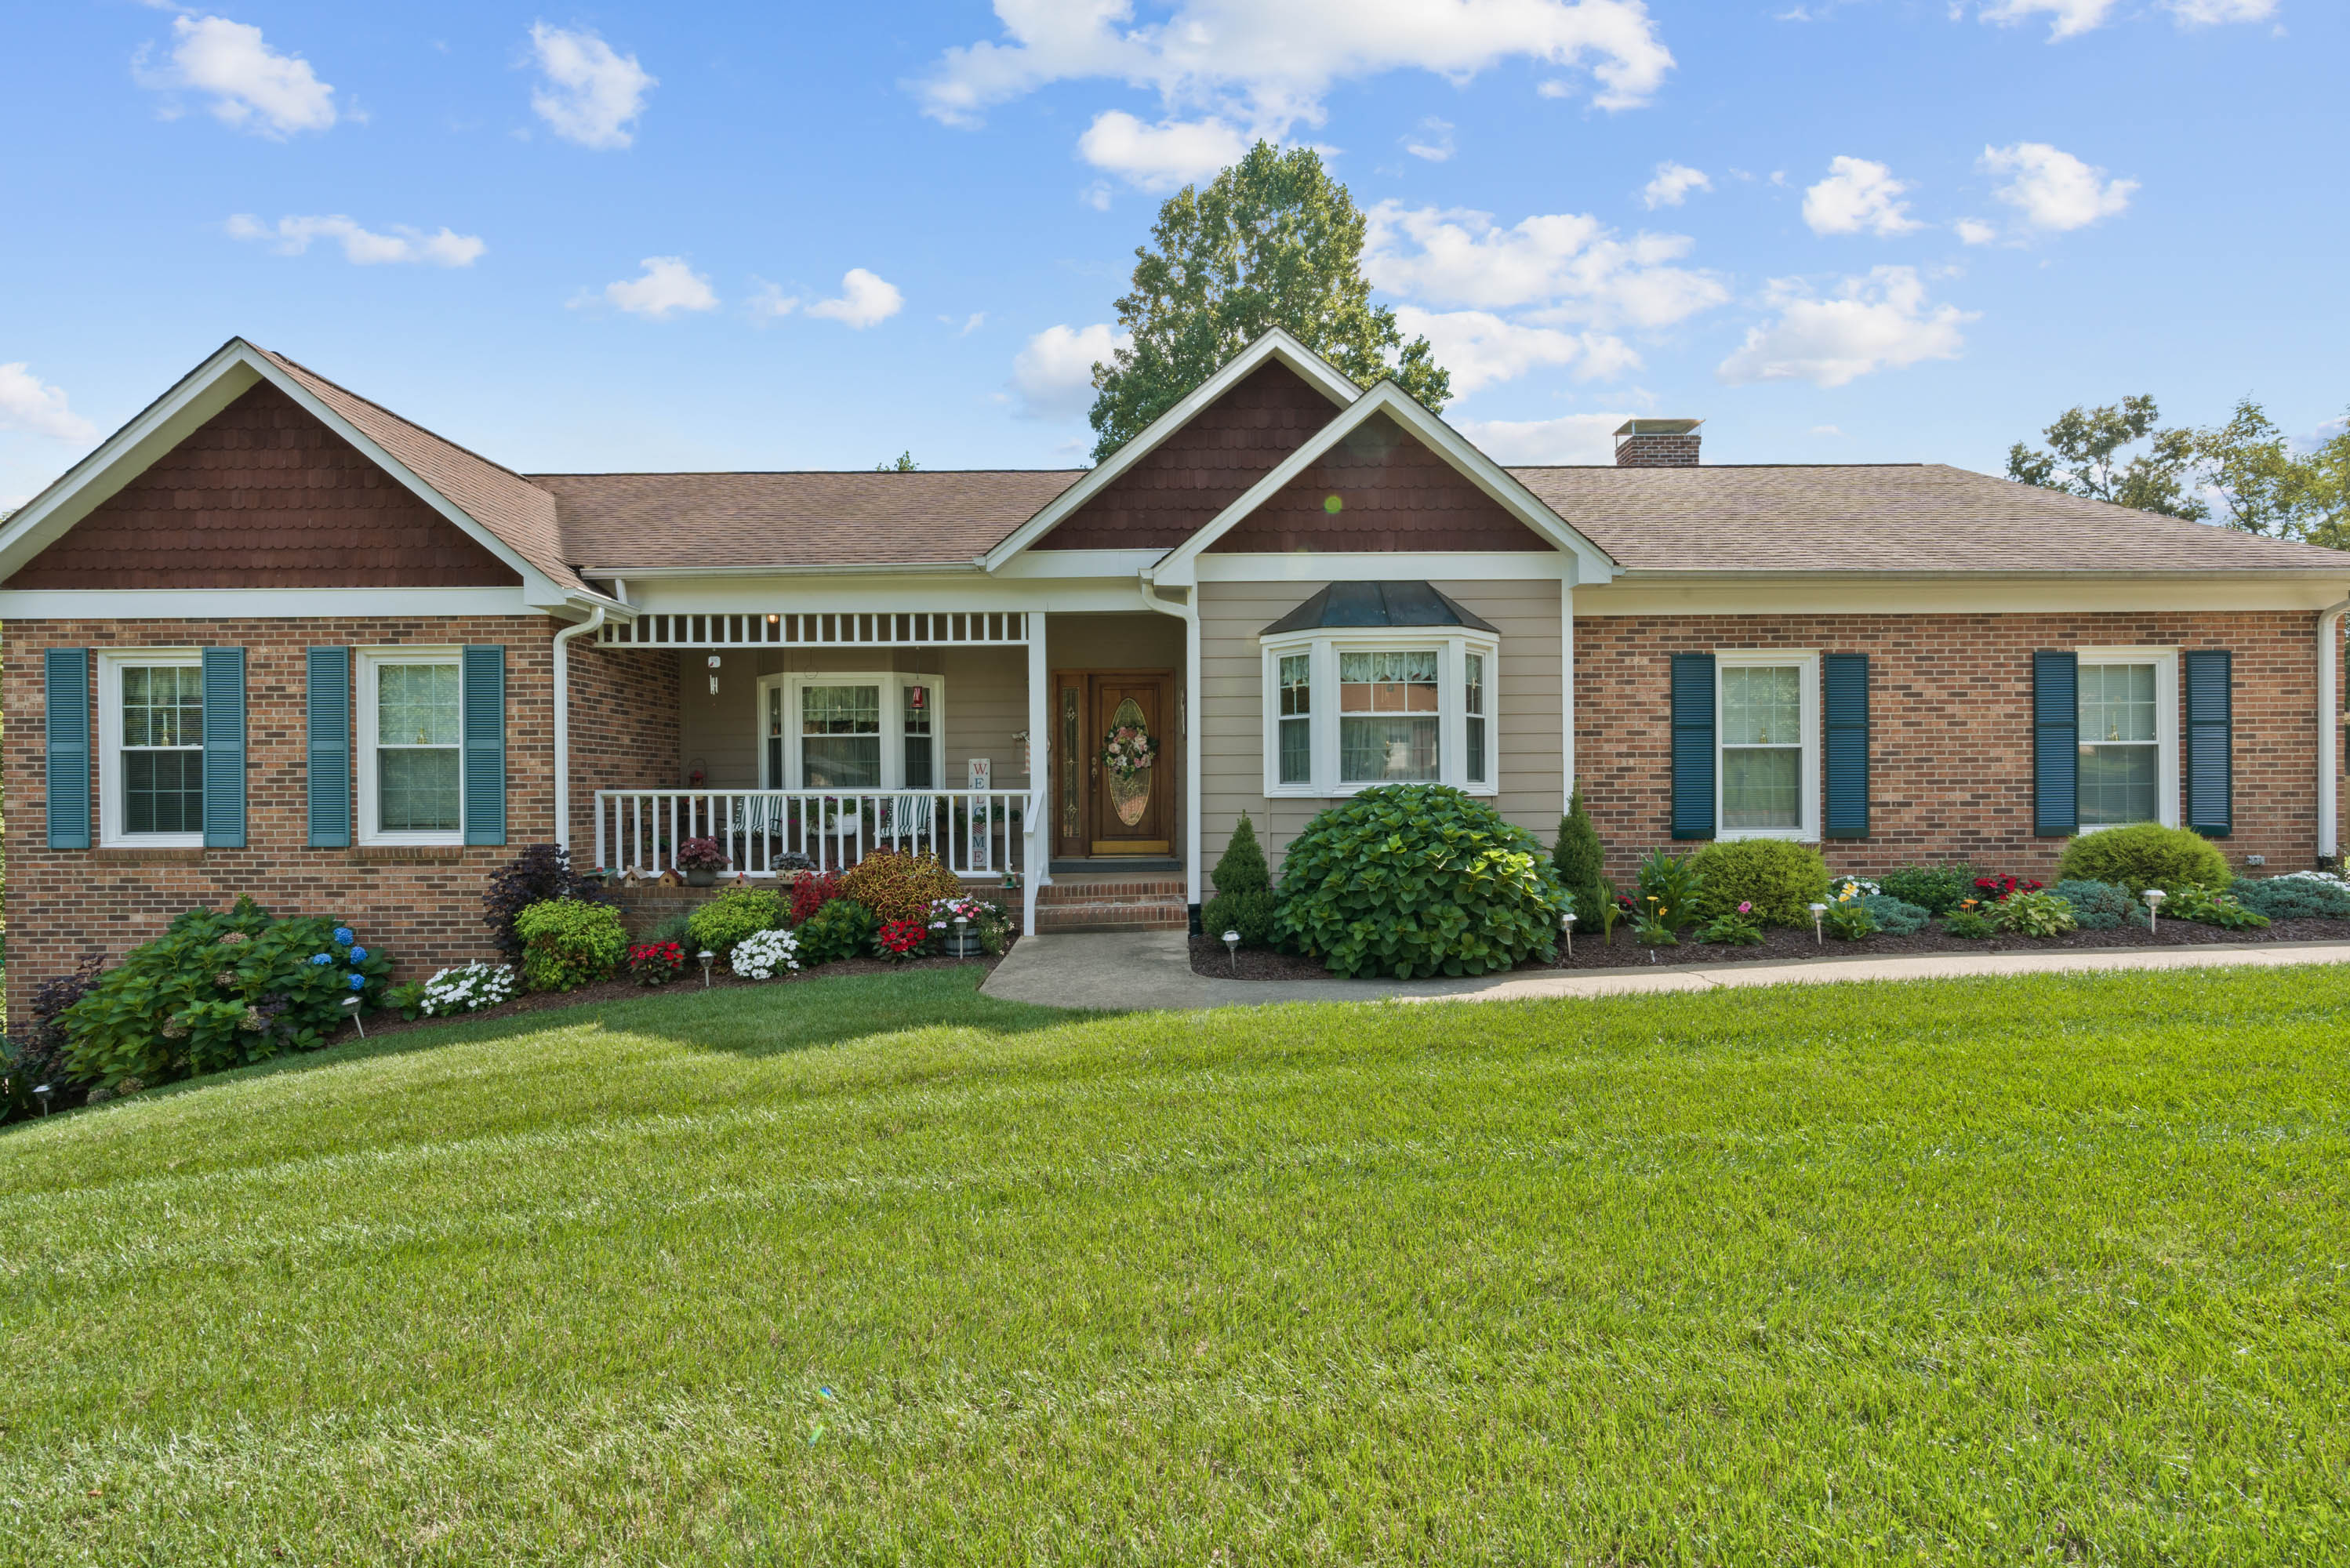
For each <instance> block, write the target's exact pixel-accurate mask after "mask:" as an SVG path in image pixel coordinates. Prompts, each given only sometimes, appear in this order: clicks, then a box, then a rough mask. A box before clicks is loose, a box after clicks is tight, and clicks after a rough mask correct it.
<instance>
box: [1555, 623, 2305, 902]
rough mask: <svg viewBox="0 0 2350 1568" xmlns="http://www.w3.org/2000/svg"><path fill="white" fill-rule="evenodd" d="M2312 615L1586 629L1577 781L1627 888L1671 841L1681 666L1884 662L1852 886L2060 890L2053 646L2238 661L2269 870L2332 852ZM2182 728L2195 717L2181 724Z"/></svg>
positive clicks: (1841, 862)
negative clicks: (1908, 866) (2043, 692)
mask: <svg viewBox="0 0 2350 1568" xmlns="http://www.w3.org/2000/svg"><path fill="white" fill-rule="evenodd" d="M2314 631H2315V628H2314V619H2313V618H2312V617H2311V616H2310V615H2309V614H2308V613H2307V612H2303V611H2272V612H2259V613H2251V612H2245V613H2197V614H2184V613H2182V614H2162V613H2143V614H2141V613H2114V614H2076V615H1920V616H1678V617H1665V616H1659V617H1646V616H1587V617H1582V618H1577V620H1576V621H1575V772H1576V774H1578V775H1579V777H1580V779H1581V782H1582V784H1583V792H1584V801H1585V803H1586V805H1588V806H1589V808H1590V810H1591V814H1592V816H1593V818H1594V820H1595V822H1596V825H1597V826H1598V829H1599V836H1600V839H1601V841H1602V842H1603V843H1605V844H1606V846H1607V866H1608V875H1610V876H1611V877H1615V878H1616V879H1617V881H1619V882H1624V881H1628V879H1629V878H1630V877H1632V876H1633V875H1634V874H1635V873H1636V872H1637V870H1638V863H1639V859H1640V857H1641V856H1642V855H1643V854H1645V853H1646V852H1647V851H1648V850H1650V849H1652V848H1655V847H1657V846H1659V845H1662V846H1667V847H1671V848H1677V849H1682V850H1686V849H1690V848H1694V847H1695V846H1694V845H1691V844H1687V843H1684V844H1680V845H1678V846H1676V845H1675V844H1674V842H1673V839H1672V836H1671V828H1672V823H1671V806H1672V768H1671V761H1670V744H1671V732H1670V722H1669V704H1668V690H1669V667H1670V662H1671V656H1672V655H1673V654H1675V653H1679V652H1711V651H1714V650H1717V649H1758V648H1788V649H1810V650H1816V651H1819V652H1822V653H1866V654H1867V655H1868V656H1869V671H1868V673H1869V715H1870V734H1869V753H1870V754H1869V794H1870V810H1869V832H1870V836H1869V837H1868V838H1866V839H1861V840H1844V841H1838V840H1830V841H1828V842H1826V843H1824V844H1823V845H1822V846H1820V847H1821V849H1822V851H1823V852H1824V853H1825V855H1826V857H1827V861H1828V864H1829V866H1831V867H1834V868H1835V869H1837V870H1839V871H1850V872H1856V873H1863V874H1866V873H1868V872H1873V871H1881V870H1886V869H1888V868H1890V867H1894V866H1898V865H1902V864H1905V863H1909V862H1918V861H1931V860H1939V859H1951V858H1959V857H1964V858H1966V859H1970V860H1972V861H1974V862H1976V863H1977V864H1979V865H1981V866H1984V867H1995V868H1997V869H2000V870H2002V871H2012V872H2015V873H2017V874H2019V875H2027V876H2033V877H2042V878H2043V879H2046V878H2047V877H2048V876H2049V873H2050V872H2051V871H2053V870H2054V868H2055V865H2056V857H2057V856H2058V855H2059V854H2060V853H2062V852H2063V849H2064V840H2063V839H2061V838H2036V837H2034V836H2033V833H2032V726H2031V698H2032V655H2033V650H2035V649H2049V648H2054V649H2069V648H2080V647H2096V648H2130V647H2150V648H2178V649H2195V648H2223V649H2230V651H2232V652H2233V653H2234V655H2235V665H2234V670H2235V732H2234V734H2235V745H2234V764H2235V796H2234V806H2235V831H2234V832H2233V834H2232V835H2231V836H2229V837H2228V838H2226V839H2223V840H2220V846H2221V847H2222V848H2223V849H2225V850H2226V852H2227V854H2228V857H2229V858H2230V860H2231V861H2233V862H2234V863H2235V864H2236V865H2238V866H2239V867H2241V866H2242V864H2243V857H2244V856H2245V855H2247V854H2256V855H2264V856H2266V857H2268V866H2267V869H2268V870H2269V871H2271V872H2276V871H2293V870H2301V869H2303V868H2306V867H2309V866H2310V865H2311V864H2312V863H2313V861H2314V857H2315V854H2316V850H2317V816H2316V811H2317V782H2316V768H2317V752H2316V746H2317V739H2316V737H2317V720H2316V705H2317V675H2316V670H2315V662H2316V661H2315V656H2314V649H2313V643H2312V639H2313V637H2314ZM2183 719H2184V715H2183V714H2182V715H2181V720H2182V722H2183Z"/></svg>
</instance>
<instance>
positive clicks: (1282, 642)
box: [1257, 626, 1502, 800]
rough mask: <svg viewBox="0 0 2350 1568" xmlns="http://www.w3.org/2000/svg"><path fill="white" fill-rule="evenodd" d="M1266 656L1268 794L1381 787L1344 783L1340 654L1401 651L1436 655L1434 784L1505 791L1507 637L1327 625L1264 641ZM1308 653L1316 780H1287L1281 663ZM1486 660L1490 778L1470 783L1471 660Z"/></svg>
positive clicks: (1334, 793)
mask: <svg viewBox="0 0 2350 1568" xmlns="http://www.w3.org/2000/svg"><path fill="white" fill-rule="evenodd" d="M1257 642H1258V646H1259V648H1260V649H1262V658H1263V683H1262V691H1263V763H1264V770H1263V771H1264V793H1265V794H1266V795H1267V796H1268V797H1271V798H1274V799H1289V800H1338V799H1343V798H1345V797H1347V796H1348V795H1353V794H1359V793H1361V792H1362V791H1364V790H1367V789H1377V788H1379V787H1380V785H1379V784H1378V783H1376V782H1373V783H1367V784H1343V783H1341V782H1339V778H1338V656H1339V655H1340V654H1342V653H1378V652H1390V651H1393V650H1394V649H1407V648H1433V649H1436V650H1437V668H1436V679H1437V691H1438V706H1437V718H1438V723H1437V763H1438V770H1437V771H1438V777H1437V779H1436V781H1435V782H1437V783H1440V784H1449V785H1451V787H1453V788H1454V789H1458V790H1461V791H1464V792H1466V793H1467V794H1473V795H1480V796H1492V795H1497V794H1501V779H1502V764H1501V753H1502V742H1501V736H1502V695H1501V694H1502V645H1501V639H1498V638H1495V637H1491V636H1488V635H1486V634H1483V633H1481V632H1471V631H1465V630H1463V629H1461V628H1458V627H1440V626H1397V627H1359V628H1350V627H1322V628H1315V629H1314V630H1310V631H1300V632H1286V633H1284V634H1282V635H1281V636H1278V637H1261V638H1259V639H1257ZM1300 653H1303V654H1305V655H1307V657H1308V658H1309V659H1311V660H1312V663H1311V665H1310V666H1309V673H1310V676H1311V679H1312V681H1313V687H1312V690H1313V698H1312V701H1313V709H1312V711H1311V712H1310V713H1309V715H1308V718H1309V720H1310V722H1309V723H1308V725H1307V732H1308V733H1309V734H1310V735H1311V736H1312V737H1313V742H1312V745H1313V749H1312V753H1311V756H1312V759H1313V761H1312V773H1313V779H1312V782H1310V783H1307V784H1284V783H1282V782H1281V694H1280V684H1281V661H1282V659H1284V657H1292V658H1294V657H1295V656H1296V655H1297V654H1300ZM1471 653H1475V654H1480V655H1482V657H1483V658H1484V660H1485V780H1484V782H1483V783H1482V784H1471V783H1470V782H1469V777H1468V774H1469V769H1468V765H1467V763H1468V741H1469V714H1468V701H1467V696H1466V688H1465V686H1464V684H1463V682H1464V681H1465V680H1466V679H1467V675H1468V668H1469V667H1468V664H1467V659H1468V656H1469V655H1470V654H1471Z"/></svg>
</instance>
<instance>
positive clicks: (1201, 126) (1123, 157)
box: [1077, 109, 1249, 208]
mask: <svg viewBox="0 0 2350 1568" xmlns="http://www.w3.org/2000/svg"><path fill="white" fill-rule="evenodd" d="M1248 149H1249V139H1248V138H1247V137H1246V136H1245V135H1243V134H1242V132H1241V130H1240V128H1239V127H1238V126H1235V125H1232V124H1229V123H1227V122H1226V121H1224V120H1222V119H1217V118H1215V117H1214V116H1212V115H1211V116H1209V117H1208V118H1207V119H1162V120H1160V121H1159V123H1158V124H1157V125H1145V124H1144V123H1143V122H1142V121H1141V120H1139V119H1135V118H1134V116H1132V115H1130V114H1128V113H1126V112H1125V111H1124V110H1122V109H1111V110H1110V111H1109V112H1108V113H1107V114H1103V115H1099V116H1097V117H1096V119H1095V120H1094V122H1093V123H1092V124H1091V125H1089V126H1087V127H1086V132H1085V134H1084V135H1083V136H1080V137H1078V138H1077V153H1078V156H1080V157H1082V158H1083V159H1084V160H1085V161H1087V162H1088V163H1090V164H1092V165H1093V166H1094V167H1095V168H1097V169H1099V170H1101V171H1104V172H1106V173H1110V174H1115V175H1117V176H1118V178H1120V179H1122V180H1124V181H1126V182H1128V183H1129V184H1133V185H1139V186H1140V187H1141V188H1142V189H1144V190H1146V191H1171V190H1173V189H1174V188H1175V187H1177V186H1178V185H1183V184H1188V183H1190V182H1191V181H1194V180H1204V179H1207V178H1208V177H1210V176H1211V175H1212V174H1214V173H1215V172H1216V171H1218V170H1220V169H1222V168H1223V167H1224V166H1225V165H1226V164H1230V163H1237V162H1239V161H1240V159H1241V155H1242V154H1243V153H1244V152H1246V151H1248ZM1095 205H1096V206H1097V207H1100V208H1107V206H1108V205H1109V192H1108V190H1107V187H1104V188H1103V189H1102V191H1101V199H1100V200H1099V201H1098V202H1096V203H1095Z"/></svg>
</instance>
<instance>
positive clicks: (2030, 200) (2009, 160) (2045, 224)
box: [1981, 141, 2137, 232]
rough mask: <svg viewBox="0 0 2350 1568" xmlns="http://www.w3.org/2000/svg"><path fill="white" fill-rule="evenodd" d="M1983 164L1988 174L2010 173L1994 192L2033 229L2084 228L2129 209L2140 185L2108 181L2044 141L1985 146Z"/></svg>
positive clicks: (2101, 174) (2096, 171) (2131, 181)
mask: <svg viewBox="0 0 2350 1568" xmlns="http://www.w3.org/2000/svg"><path fill="white" fill-rule="evenodd" d="M1981 169H1982V171H1983V172H1984V173H1986V174H1992V175H2009V176H2012V179H2011V180H2010V181H2009V182H2008V183H2007V184H2004V185H2002V186H2001V187H2000V188H1999V190H1998V191H1997V192H1995V194H1996V195H1997V196H1998V197H1999V199H2000V200H2001V201H2002V202H2006V203H2007V204H2008V205H2009V206H2011V207H2013V208H2015V209H2016V210H2017V211H2019V212H2021V213H2022V214H2023V217H2024V221H2025V222H2026V223H2030V224H2031V225H2032V226H2033V228H2035V229H2053V230H2057V231H2060V232H2061V231H2063V230H2065V229H2079V228H2085V227H2086V226H2088V225H2089V224H2091V223H2095V222H2096V221H2097V220H2098V219H2099V218H2110V217H2112V216H2113V215H2115V214H2116V213H2119V212H2121V211H2123V210H2124V209H2125V208H2126V207H2127V206H2128V205H2129V199H2130V192H2133V191H2135V190H2137V181H2135V180H2107V179H2106V177H2105V173H2106V171H2104V170H2103V169H2097V168H2093V167H2091V166H2090V165H2089V164H2086V163H2084V162H2082V161H2080V160H2079V159H2077V158H2075V157H2074V156H2073V155H2072V154H2071V153H2069V152H2059V151H2057V150H2056V149H2054V147H2051V146H2049V145H2048V144H2047V143H2046V142H2044V141H2019V142H2017V143H2015V144H2014V145H2013V146H2012V147H1986V148H1984V149H1983V155H1982V161H1981Z"/></svg>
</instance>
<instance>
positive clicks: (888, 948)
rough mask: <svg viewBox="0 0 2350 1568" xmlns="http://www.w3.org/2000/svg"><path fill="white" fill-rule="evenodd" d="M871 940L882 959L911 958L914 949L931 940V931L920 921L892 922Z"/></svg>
mask: <svg viewBox="0 0 2350 1568" xmlns="http://www.w3.org/2000/svg"><path fill="white" fill-rule="evenodd" d="M873 940H874V941H875V942H876V943H877V944H879V947H880V949H881V956H882V957H884V958H900V959H902V958H911V957H913V956H914V950H915V949H917V948H919V947H920V946H921V945H922V944H923V943H924V942H926V941H929V940H931V929H930V927H928V926H926V925H924V924H922V922H921V921H920V920H892V921H890V922H889V924H888V925H886V926H884V927H882V928H881V929H880V932H879V935H877V936H875V938H874V939H873Z"/></svg>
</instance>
